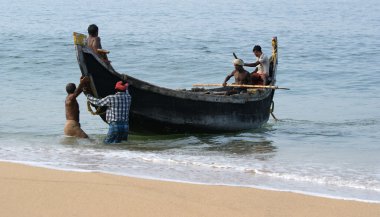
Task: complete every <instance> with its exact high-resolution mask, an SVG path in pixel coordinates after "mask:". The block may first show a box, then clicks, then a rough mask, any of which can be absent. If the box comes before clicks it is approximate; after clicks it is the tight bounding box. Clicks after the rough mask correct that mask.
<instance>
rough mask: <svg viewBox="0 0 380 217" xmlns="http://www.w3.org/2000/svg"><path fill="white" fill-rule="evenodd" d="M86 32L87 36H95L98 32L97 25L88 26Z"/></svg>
mask: <svg viewBox="0 0 380 217" xmlns="http://www.w3.org/2000/svg"><path fill="white" fill-rule="evenodd" d="M87 31H88V34H89V35H91V36H96V34H97V33H98V31H99V28H98V26H97V25H95V24H91V25H89V26H88V28H87Z"/></svg>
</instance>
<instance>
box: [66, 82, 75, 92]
mask: <svg viewBox="0 0 380 217" xmlns="http://www.w3.org/2000/svg"><path fill="white" fill-rule="evenodd" d="M75 89H76V86H75V84H73V83H68V84H67V85H66V92H67V93H68V94H71V93H74V91H75Z"/></svg>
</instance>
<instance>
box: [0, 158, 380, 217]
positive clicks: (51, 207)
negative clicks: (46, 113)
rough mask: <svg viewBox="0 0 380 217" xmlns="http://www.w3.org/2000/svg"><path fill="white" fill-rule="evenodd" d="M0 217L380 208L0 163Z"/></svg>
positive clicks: (360, 212) (346, 214)
mask: <svg viewBox="0 0 380 217" xmlns="http://www.w3.org/2000/svg"><path fill="white" fill-rule="evenodd" d="M0 194H1V197H0V216H2V217H8V216H9V217H11V216H12V217H20V216H28V217H34V216H36V217H43V216H49V217H51V216H54V217H58V216H65V217H66V216H92V217H96V216H175V217H177V216H218V217H220V216H251V217H255V216H257V217H259V216H260V217H263V216H275V217H278V216H289V217H290V216H291V217H297V216H299V217H301V216H302V217H304V216H308V217H313V216H318V217H320V216H324V217H329V216H331V217H333V216H334V217H336V216H342V217H350V216H352V217H354V216H355V217H358V216H366V217H372V216H373V217H379V216H380V204H376V203H364V202H356V201H346V200H336V199H328V198H321V197H313V196H306V195H302V194H296V193H289V192H277V191H268V190H259V189H253V188H243V187H226V186H207V185H196V184H185V183H176V182H166V181H156V180H146V179H139V178H130V177H124V176H116V175H110V174H104V173H95V172H92V173H86V172H67V171H59V170H52V169H45V168H38V167H32V166H25V165H21V164H14V163H4V162H1V163H0Z"/></svg>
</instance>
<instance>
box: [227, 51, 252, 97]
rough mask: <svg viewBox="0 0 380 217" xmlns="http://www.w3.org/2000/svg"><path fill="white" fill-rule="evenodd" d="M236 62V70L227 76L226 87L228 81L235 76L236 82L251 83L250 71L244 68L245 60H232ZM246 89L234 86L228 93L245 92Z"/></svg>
mask: <svg viewBox="0 0 380 217" xmlns="http://www.w3.org/2000/svg"><path fill="white" fill-rule="evenodd" d="M232 63H233V64H234V67H235V70H234V71H232V72H231V74H229V75H227V77H226V78H225V79H224V82H223V86H224V87H225V86H226V85H227V81H228V80H230V78H231V77H235V83H234V84H238V85H239V84H240V85H241V84H250V83H251V78H250V75H249V72H248V71H246V70H245V69H244V68H243V65H244V62H243V60H241V59H234V60H233V61H232ZM245 91H246V90H245V89H244V88H233V89H232V90H231V91H228V92H227V95H231V94H235V93H240V92H245Z"/></svg>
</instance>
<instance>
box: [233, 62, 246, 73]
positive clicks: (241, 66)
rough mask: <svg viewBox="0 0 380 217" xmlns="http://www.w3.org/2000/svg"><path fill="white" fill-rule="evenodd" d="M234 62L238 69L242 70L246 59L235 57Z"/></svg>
mask: <svg viewBox="0 0 380 217" xmlns="http://www.w3.org/2000/svg"><path fill="white" fill-rule="evenodd" d="M232 63H233V64H234V66H235V69H236V70H238V71H241V70H242V69H243V66H244V61H243V60H241V59H234V60H233V61H232Z"/></svg>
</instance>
